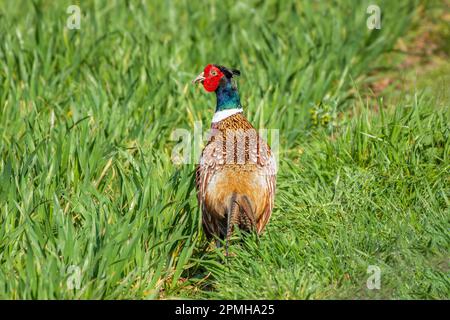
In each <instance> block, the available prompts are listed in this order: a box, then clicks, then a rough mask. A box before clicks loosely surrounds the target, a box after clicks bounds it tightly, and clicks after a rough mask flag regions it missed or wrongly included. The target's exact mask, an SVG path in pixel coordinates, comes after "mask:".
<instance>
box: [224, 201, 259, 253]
mask: <svg viewBox="0 0 450 320" xmlns="http://www.w3.org/2000/svg"><path fill="white" fill-rule="evenodd" d="M227 211H228V212H227V214H228V216H227V231H226V242H225V248H226V249H225V250H226V255H227V256H228V243H229V240H230V238H231V233H232V231H233V226H234V225H235V224H238V225H239V227H244V228H246V229H248V230H254V229H255V228H256V221H255V220H256V219H255V214H254V212H253V209H252V205H251V203H250V200H249V199H248V197H247V196H245V195H238V194H236V193H233V194H232V196H231V199H230V205H229V206H228V210H227Z"/></svg>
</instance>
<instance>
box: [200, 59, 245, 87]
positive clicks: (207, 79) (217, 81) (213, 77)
mask: <svg viewBox="0 0 450 320" xmlns="http://www.w3.org/2000/svg"><path fill="white" fill-rule="evenodd" d="M240 74H241V72H240V71H239V70H237V69H229V68H227V67H224V66H219V65H215V64H208V65H207V66H206V67H205V69H204V70H203V72H202V73H200V74H199V75H198V76H197V77H196V78H195V79H194V80H193V81H192V83H194V84H195V83H201V84H203V88H205V90H206V91H208V92H214V91H216V90H217V88H219V86H220V85H225V84H227V83H230V82H231V78H233V76H239V75H240Z"/></svg>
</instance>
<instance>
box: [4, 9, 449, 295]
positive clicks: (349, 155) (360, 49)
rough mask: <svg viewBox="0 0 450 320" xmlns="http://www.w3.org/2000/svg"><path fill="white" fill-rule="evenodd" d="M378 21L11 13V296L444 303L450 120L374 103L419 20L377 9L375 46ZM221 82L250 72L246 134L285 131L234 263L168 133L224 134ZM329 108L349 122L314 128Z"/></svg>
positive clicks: (314, 16)
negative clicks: (219, 123)
mask: <svg viewBox="0 0 450 320" xmlns="http://www.w3.org/2000/svg"><path fill="white" fill-rule="evenodd" d="M369 3H370V1H361V2H359V3H358V4H355V2H354V1H340V2H339V4H337V3H334V4H333V5H332V6H331V5H329V4H327V3H326V2H323V3H322V2H312V1H297V3H296V4H289V3H288V2H287V1H286V2H278V1H264V2H260V1H249V2H243V1H241V2H232V1H212V2H208V3H207V4H205V3H200V2H198V3H197V2H192V1H176V2H173V3H172V2H170V1H148V2H145V1H142V2H138V1H136V2H132V1H130V2H128V4H127V2H125V1H82V2H81V4H80V7H81V11H82V15H83V16H82V20H81V29H80V30H68V29H67V28H65V23H66V20H67V17H68V14H67V13H66V8H67V6H68V5H71V4H73V3H72V2H71V1H58V2H57V3H56V2H54V1H17V2H14V1H4V2H2V3H1V4H0V39H1V41H0V297H2V298H13V299H19V298H26V299H31V298H44V299H51V298H64V299H71V298H90V299H115V298H131V299H151V298H174V297H180V296H181V297H192V298H330V297H339V298H352V297H360V298H367V297H369V298H370V297H383V298H422V297H426V298H445V297H446V296H447V295H448V288H449V282H448V277H446V273H448V249H449V248H448V247H449V239H448V227H449V223H448V206H449V200H448V198H449V184H450V182H449V180H448V173H449V161H448V160H449V159H448V155H449V154H450V152H449V151H450V150H449V128H448V123H450V119H449V115H448V105H447V106H445V105H444V106H442V103H441V102H440V101H438V100H437V99H433V98H432V97H431V96H432V94H429V93H428V94H427V95H424V96H422V95H421V94H417V95H414V92H412V96H411V98H410V99H406V98H405V99H404V101H402V103H399V104H397V105H391V106H386V111H385V112H382V113H377V112H374V111H373V110H372V109H371V108H370V106H367V105H366V103H365V101H363V99H359V97H358V91H359V89H358V86H359V85H361V83H363V82H364V81H365V80H367V74H368V73H369V72H370V71H371V70H373V69H374V68H376V67H378V66H379V63H380V61H379V58H380V56H381V55H382V54H383V53H385V52H388V51H389V50H391V49H392V48H393V46H394V44H395V42H396V40H397V39H398V37H399V36H401V35H402V34H404V33H405V32H406V31H407V28H408V25H409V23H410V20H411V16H413V15H414V12H415V7H416V4H417V3H416V2H415V1H407V2H402V3H401V4H400V3H396V2H393V1H380V4H379V5H380V6H381V7H382V8H383V27H382V29H381V30H374V31H370V30H368V29H367V27H366V18H367V14H366V8H367V5H368V4H369ZM207 63H221V64H224V65H227V66H230V67H235V68H239V69H240V70H241V71H242V77H241V78H240V79H239V89H240V91H241V96H242V101H243V104H244V108H245V110H246V114H247V115H248V118H249V119H250V120H251V121H252V122H253V123H254V124H255V126H257V127H261V128H269V129H279V132H280V143H281V150H280V151H281V154H280V170H279V173H278V191H277V198H276V203H275V210H274V213H273V217H272V219H271V221H270V223H269V226H268V228H267V232H266V233H265V234H263V235H262V236H261V238H260V239H255V238H254V237H251V236H250V237H247V238H246V240H245V241H244V242H242V243H239V242H237V241H235V242H233V246H232V248H231V250H232V251H233V253H234V256H233V257H231V258H229V259H228V263H227V264H225V261H224V259H223V256H222V253H221V252H220V250H219V251H217V250H214V249H212V248H211V247H208V244H207V243H206V241H205V239H204V238H203V236H202V231H201V225H200V212H199V210H198V207H197V202H196V197H195V188H194V176H193V174H194V168H195V164H189V165H182V166H177V165H174V164H173V162H172V160H171V151H172V148H173V146H174V145H175V142H174V141H171V132H172V131H173V130H174V129H176V128H183V129H188V130H193V126H194V122H195V121H202V123H203V127H204V128H205V129H206V128H207V127H208V125H209V121H210V119H211V117H212V113H213V97H212V96H211V95H207V94H205V93H204V92H203V91H201V90H198V89H195V88H194V87H192V86H191V85H190V81H191V80H192V78H193V77H194V76H195V75H196V74H197V73H198V72H199V71H201V70H202V69H203V67H204V66H205V65H206V64H207ZM447 102H448V100H447ZM322 105H326V106H331V108H332V110H333V112H335V114H336V115H339V116H336V117H335V118H333V119H331V120H333V121H331V122H330V123H328V124H327V125H320V124H318V125H317V126H315V125H314V123H313V119H312V117H311V113H310V110H311V109H313V110H314V109H315V108H316V109H317V108H319V106H322ZM327 110H328V109H327ZM381 110H383V109H381ZM370 264H372V265H378V266H380V268H381V269H382V289H381V290H380V291H368V290H367V288H366V287H365V283H366V279H367V274H366V269H367V266H368V265H370ZM73 267H76V268H79V270H80V274H81V281H80V286H79V288H75V289H70V287H71V286H70V285H69V284H71V283H72V282H71V281H72V280H73V273H71V271H70V270H73Z"/></svg>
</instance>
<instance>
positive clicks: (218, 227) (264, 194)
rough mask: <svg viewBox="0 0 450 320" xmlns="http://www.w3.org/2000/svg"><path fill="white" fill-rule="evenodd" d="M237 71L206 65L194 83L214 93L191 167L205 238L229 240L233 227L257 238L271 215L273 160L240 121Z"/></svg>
mask: <svg viewBox="0 0 450 320" xmlns="http://www.w3.org/2000/svg"><path fill="white" fill-rule="evenodd" d="M239 75H240V71H239V70H236V69H229V68H226V67H224V66H219V65H214V64H209V65H207V66H206V67H205V69H204V71H203V72H202V73H201V74H199V75H198V76H197V77H196V78H195V79H194V80H193V83H194V84H195V83H201V84H203V87H204V88H205V90H206V91H207V92H215V93H216V98H217V104H216V111H215V114H214V116H213V118H212V122H211V132H210V136H209V138H208V142H207V144H206V146H205V148H204V149H203V151H202V153H201V157H200V162H199V164H198V166H197V169H196V188H197V198H198V202H199V206H200V208H201V210H202V224H203V229H204V231H205V234H206V236H207V238H208V239H211V238H212V237H217V238H219V239H226V246H227V253H228V241H229V239H230V236H231V234H232V231H233V227H234V226H237V227H239V229H241V230H245V231H256V233H257V234H258V235H259V234H260V233H261V232H262V231H263V230H264V227H265V226H266V224H267V222H268V221H269V218H270V216H271V213H272V208H273V205H274V197H275V183H276V169H277V168H276V162H275V159H274V156H273V154H272V152H271V150H270V147H269V146H268V145H267V143H266V142H265V141H264V140H263V139H262V138H261V137H260V136H259V135H258V133H257V131H256V130H255V128H254V127H253V126H252V125H251V123H250V122H249V121H248V120H247V119H246V118H245V116H244V114H243V109H242V105H241V102H240V98H239V93H238V89H237V87H236V84H235V81H234V76H239Z"/></svg>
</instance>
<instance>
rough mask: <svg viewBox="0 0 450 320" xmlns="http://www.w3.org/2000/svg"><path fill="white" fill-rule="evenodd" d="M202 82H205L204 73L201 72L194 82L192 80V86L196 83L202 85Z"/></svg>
mask: <svg viewBox="0 0 450 320" xmlns="http://www.w3.org/2000/svg"><path fill="white" fill-rule="evenodd" d="M203 80H205V73H204V72H202V73H200V74H199V75H198V76H197V78H195V79H194V80H192V84H196V83H199V82H200V83H203Z"/></svg>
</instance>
